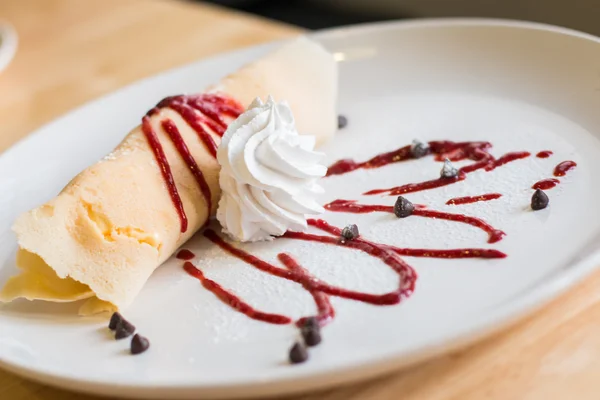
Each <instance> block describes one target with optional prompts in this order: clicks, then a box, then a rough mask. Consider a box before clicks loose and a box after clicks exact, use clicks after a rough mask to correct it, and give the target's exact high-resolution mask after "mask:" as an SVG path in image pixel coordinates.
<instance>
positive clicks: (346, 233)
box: [311, 224, 359, 318]
mask: <svg viewBox="0 0 600 400" xmlns="http://www.w3.org/2000/svg"><path fill="white" fill-rule="evenodd" d="M358 235H359V233H358V226H356V224H350V225H347V226H346V227H344V229H342V237H343V238H344V239H346V240H352V239H356V238H357V237H358ZM311 318H314V317H311Z"/></svg>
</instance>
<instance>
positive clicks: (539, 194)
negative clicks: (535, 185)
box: [531, 189, 550, 210]
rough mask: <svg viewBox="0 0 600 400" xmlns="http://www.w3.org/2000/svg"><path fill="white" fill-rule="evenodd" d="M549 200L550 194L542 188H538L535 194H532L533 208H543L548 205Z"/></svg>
mask: <svg viewBox="0 0 600 400" xmlns="http://www.w3.org/2000/svg"><path fill="white" fill-rule="evenodd" d="M549 202H550V199H549V198H548V195H547V194H546V193H544V192H543V191H542V190H540V189H536V191H535V192H533V196H531V208H532V209H533V210H543V209H544V208H546V207H548V203H549Z"/></svg>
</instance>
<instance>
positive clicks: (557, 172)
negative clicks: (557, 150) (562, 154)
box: [531, 161, 577, 190]
mask: <svg viewBox="0 0 600 400" xmlns="http://www.w3.org/2000/svg"><path fill="white" fill-rule="evenodd" d="M576 166H577V163H576V162H575V161H563V162H561V163H560V164H558V165H557V166H556V167H555V168H554V176H565V175H566V174H567V172H568V171H570V170H572V169H573V168H575V167H576ZM559 183H560V180H558V179H556V178H548V179H542V180H541V181H538V182H536V183H534V184H533V186H532V187H531V188H532V189H541V190H548V189H552V188H553V187H555V186H556V185H558V184H559Z"/></svg>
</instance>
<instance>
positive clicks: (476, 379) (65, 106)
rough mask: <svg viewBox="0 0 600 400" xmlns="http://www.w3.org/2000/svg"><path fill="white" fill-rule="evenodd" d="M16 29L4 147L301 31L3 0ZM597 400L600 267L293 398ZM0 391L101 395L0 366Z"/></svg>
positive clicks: (207, 12)
mask: <svg viewBox="0 0 600 400" xmlns="http://www.w3.org/2000/svg"><path fill="white" fill-rule="evenodd" d="M0 17H2V18H6V19H8V20H9V21H11V22H12V23H13V24H14V25H15V26H16V28H17V30H18V33H19V36H20V45H19V50H18V53H17V57H16V59H15V60H14V61H13V63H12V64H11V65H10V66H9V68H8V69H7V70H6V71H5V72H4V73H1V74H0V121H2V123H1V124H0V151H2V150H4V149H6V148H7V147H8V146H9V145H11V144H12V143H14V142H15V141H16V140H18V139H19V138H22V137H23V136H25V135H27V134H28V133H29V132H31V131H32V130H33V129H34V128H36V127H38V126H40V125H41V124H43V123H45V122H47V121H48V120H50V119H52V118H54V117H56V116H58V115H60V114H62V113H64V112H66V111H68V110H69V109H71V108H72V107H75V106H77V105H79V104H81V103H82V102H84V101H87V100H89V99H92V98H94V97H97V96H99V95H101V94H104V93H107V92H110V91H112V90H114V89H116V88H118V87H120V86H123V85H125V84H127V83H129V82H132V81H134V80H137V79H139V78H142V77H144V76H148V75H151V74H154V73H156V72H159V71H161V70H164V69H167V68H170V67H173V66H176V65H180V64H183V63H186V62H189V61H193V60H196V59H199V58H202V57H205V56H208V55H211V54H215V53H219V52H224V51H228V50H231V49H234V48H237V47H242V46H248V45H252V44H256V43H259V42H265V41H269V40H274V39H279V38H282V37H287V36H292V35H294V34H297V33H298V32H299V30H298V29H297V28H293V27H290V26H285V25H282V24H279V23H274V22H270V21H267V20H264V19H259V18H255V17H251V16H248V15H243V14H238V13H233V12H230V11H225V10H222V9H219V8H214V7H209V6H206V5H197V4H192V3H184V2H177V1H152V0H0ZM321 398H324V399H329V400H338V399H339V400H342V399H344V400H345V399H376V400H378V399H398V398H402V399H404V400H417V399H418V400H440V399H460V400H480V399H494V400H495V399H497V400H511V399H519V400H537V399H540V400H541V399H543V400H552V399H566V398H573V399H578V400H583V399H590V400H591V399H593V400H597V399H599V398H600V273H596V274H595V275H594V276H592V277H591V278H589V279H588V280H587V281H586V282H584V283H583V284H581V285H579V286H577V287H576V288H574V289H573V290H571V291H570V292H569V293H568V294H567V295H564V296H563V297H561V298H560V299H558V300H556V301H554V302H553V303H552V304H551V305H549V306H547V307H546V308H545V309H544V310H542V311H540V312H538V313H537V315H535V316H534V317H532V318H530V319H528V320H526V321H524V322H521V323H520V324H519V325H518V326H516V327H514V328H512V329H510V330H508V331H506V332H504V333H502V334H500V335H496V336H495V337H493V338H491V339H488V340H486V341H484V342H482V343H480V344H477V345H475V346H473V347H471V348H469V349H466V350H463V351H461V352H459V353H456V354H453V355H448V356H445V357H441V358H438V359H436V360H433V361H430V362H428V363H426V364H424V365H421V366H419V367H416V368H412V369H409V370H407V371H405V372H400V373H396V374H394V375H392V376H389V377H387V378H383V379H379V380H376V381H371V382H368V383H361V384H356V385H354V386H350V387H346V388H339V389H334V390H330V391H326V392H321V393H316V394H308V395H305V396H300V397H295V399H321ZM0 399H2V400H32V399H52V400H54V399H61V400H69V399H78V400H87V399H97V398H96V397H93V396H83V395H79V394H75V393H69V392H65V391H62V390H57V389H52V388H49V387H46V386H42V385H39V384H36V383H32V382H29V381H26V380H24V379H21V378H18V377H16V376H14V375H12V374H9V373H6V372H3V371H0Z"/></svg>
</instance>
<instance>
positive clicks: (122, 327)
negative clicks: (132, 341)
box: [115, 319, 135, 340]
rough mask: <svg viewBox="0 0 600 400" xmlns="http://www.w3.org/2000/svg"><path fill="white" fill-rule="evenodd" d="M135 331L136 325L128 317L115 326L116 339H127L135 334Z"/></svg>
mask: <svg viewBox="0 0 600 400" xmlns="http://www.w3.org/2000/svg"><path fill="white" fill-rule="evenodd" d="M133 332H135V326H134V325H133V324H132V323H131V322H129V321H127V320H126V319H122V320H121V321H120V322H119V323H118V324H117V327H116V328H115V339H117V340H119V339H125V338H126V337H129V336H131V335H133Z"/></svg>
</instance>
